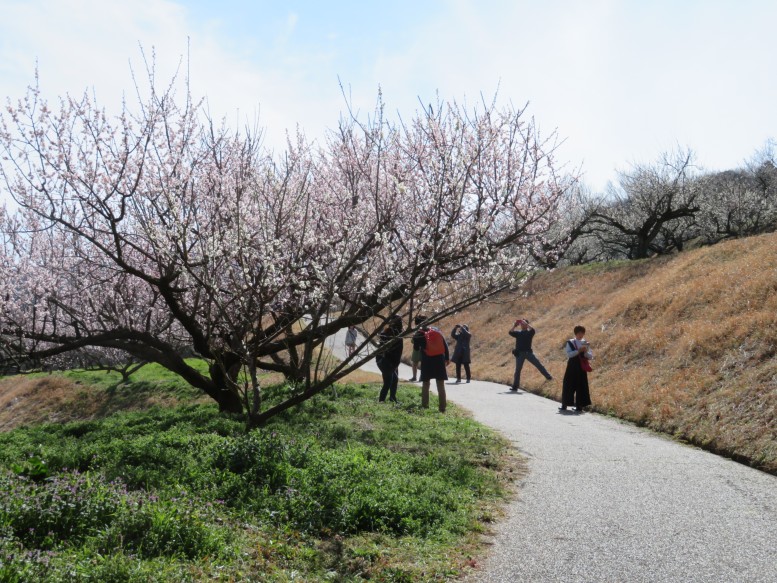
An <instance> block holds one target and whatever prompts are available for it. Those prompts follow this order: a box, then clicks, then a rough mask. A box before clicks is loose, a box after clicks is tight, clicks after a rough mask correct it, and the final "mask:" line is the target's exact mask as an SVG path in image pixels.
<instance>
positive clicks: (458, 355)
mask: <svg viewBox="0 0 777 583" xmlns="http://www.w3.org/2000/svg"><path fill="white" fill-rule="evenodd" d="M451 337H452V338H453V340H454V341H455V342H456V348H454V349H453V356H451V362H454V363H456V382H457V383H460V382H461V367H462V365H464V372H465V373H466V374H467V382H469V381H470V379H471V378H472V375H471V374H470V371H469V363H470V350H469V342H470V340H471V338H472V334H470V332H469V327H468V326H467V325H466V324H456V325H455V326H454V327H453V331H451Z"/></svg>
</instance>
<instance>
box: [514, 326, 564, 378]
mask: <svg viewBox="0 0 777 583" xmlns="http://www.w3.org/2000/svg"><path fill="white" fill-rule="evenodd" d="M516 328H520V329H519V330H516ZM534 332H535V331H534V328H532V327H531V326H530V325H529V321H528V320H516V321H515V324H513V327H512V328H511V329H510V331H509V332H508V334H510V336H512V337H513V338H515V348H514V349H513V355H514V356H515V374H514V375H513V384H512V385H510V390H511V391H517V390H518V387H520V386H521V369H523V363H524V362H525V361H527V360H528V361H529V362H530V363H532V364H533V365H534V366H535V367H537V370H538V371H540V374H542V376H544V377H545V378H546V379H547V380H549V381H552V380H553V377H552V376H551V375H550V373H549V372H548V371H547V370H545V367H544V366H542V363H541V362H540V361H539V359H538V358H537V357H536V356H534V352H533V351H532V348H531V343H532V340H533V339H534Z"/></svg>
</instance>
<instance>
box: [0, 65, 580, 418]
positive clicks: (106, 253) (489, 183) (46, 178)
mask: <svg viewBox="0 0 777 583" xmlns="http://www.w3.org/2000/svg"><path fill="white" fill-rule="evenodd" d="M143 93H146V94H147V95H146V96H145V97H142V98H139V100H138V104H137V105H133V107H129V106H127V105H125V106H124V107H123V109H122V111H121V112H120V113H119V114H118V115H116V116H111V115H109V114H108V113H107V112H106V111H105V110H104V109H102V108H101V107H100V106H99V105H98V104H97V103H96V102H95V101H94V99H93V98H91V97H90V96H88V95H84V97H82V98H73V97H70V96H66V97H63V98H61V99H59V102H58V103H57V105H56V106H52V105H50V104H49V103H48V102H47V101H46V100H45V99H44V98H43V97H42V95H41V93H40V91H39V89H38V88H37V87H33V88H31V89H30V90H29V92H28V94H27V95H26V96H25V97H24V98H23V99H22V100H20V101H19V102H18V103H17V104H15V105H11V104H9V106H8V107H7V109H6V112H5V114H4V115H3V117H2V127H1V128H0V131H1V135H0V147H2V150H3V151H4V161H3V165H2V174H3V178H4V181H5V187H6V188H7V191H8V192H9V193H10V195H11V196H12V197H13V199H14V201H15V202H16V204H17V205H18V208H16V209H14V210H9V209H7V208H3V209H2V211H0V337H1V338H2V348H1V349H0V351H1V352H0V356H1V362H0V363H1V364H2V365H3V366H4V367H5V369H6V370H11V369H12V368H13V369H14V370H26V369H30V368H34V367H36V366H40V364H41V363H43V362H54V363H55V364H56V363H57V362H64V361H65V360H66V359H68V358H72V357H73V355H78V354H79V353H83V352H84V351H91V352H92V353H94V351H97V352H99V351H101V350H105V351H117V350H118V351H121V353H122V354H127V355H128V358H130V359H132V360H133V361H142V362H157V363H159V364H161V365H163V366H164V367H166V368H168V369H169V370H171V371H174V372H175V373H177V374H179V375H181V376H182V377H183V378H185V379H186V380H187V381H188V382H189V383H191V384H192V385H193V386H196V387H198V388H200V389H202V390H203V391H204V392H206V393H207V394H208V395H209V396H210V397H212V398H213V399H214V400H216V401H217V402H218V403H219V405H220V407H221V408H222V410H225V411H231V412H244V413H247V414H248V416H249V418H250V420H251V421H250V422H251V424H261V423H263V422H264V421H265V420H266V419H268V418H269V417H270V416H272V415H274V414H276V413H277V412H278V411H280V410H283V409H285V408H287V407H289V406H291V405H293V404H294V403H298V402H301V401H302V400H304V399H307V398H309V397H311V396H313V395H314V394H316V393H317V392H319V391H320V390H322V389H323V388H325V387H327V386H330V385H331V384H332V383H333V382H334V381H335V380H337V379H338V378H341V377H342V376H344V375H345V374H347V373H348V372H350V371H351V370H353V369H354V368H356V367H358V366H359V365H360V364H362V362H363V361H364V359H365V358H366V357H365V356H363V355H358V354H357V355H354V356H353V357H351V358H349V359H347V360H346V361H344V362H339V361H333V360H331V359H329V360H326V362H325V356H326V354H325V353H326V351H325V350H322V343H323V342H324V340H325V339H326V338H327V337H328V336H330V335H332V334H334V333H335V332H336V331H338V330H340V329H343V328H345V327H347V326H348V325H351V324H362V323H365V322H367V321H368V320H371V319H374V318H377V319H379V320H380V319H385V318H389V317H391V316H392V315H394V314H400V315H402V316H403V317H404V321H406V322H407V326H406V329H405V331H404V333H405V334H407V333H409V331H410V329H411V322H412V317H413V316H414V315H416V314H419V313H423V314H424V315H425V316H428V317H429V318H430V319H431V320H432V321H433V320H435V319H439V318H442V317H444V316H446V315H448V314H451V313H453V312H455V311H457V310H459V309H461V308H463V307H465V306H468V305H471V304H472V303H475V302H478V301H481V300H482V299H484V298H487V297H489V296H490V295H492V294H494V293H497V292H498V291H501V290H503V289H505V288H506V287H508V286H510V285H511V284H514V283H515V281H516V278H517V277H518V276H517V274H518V273H520V272H522V271H524V270H527V269H530V268H531V266H532V259H531V258H532V254H534V255H536V254H537V253H540V250H541V253H542V255H543V256H544V257H547V256H548V255H549V254H552V248H549V245H548V239H547V237H546V234H547V233H548V232H549V230H550V229H551V227H552V226H553V225H554V224H555V223H556V222H557V221H558V220H559V209H560V201H561V200H562V199H563V197H564V196H566V193H567V192H569V191H570V188H571V187H572V186H573V185H574V182H575V177H573V176H571V175H567V174H563V173H561V172H560V170H559V166H558V163H557V162H556V160H555V159H554V150H555V135H551V136H548V138H546V139H543V138H542V137H541V136H540V133H539V131H538V130H537V128H536V127H535V124H534V121H533V120H532V119H527V117H526V115H525V108H524V109H516V108H513V107H507V108H498V107H497V106H496V105H495V104H494V103H493V102H491V103H487V102H482V103H480V104H479V105H478V106H477V107H473V108H467V107H464V106H461V105H460V104H458V103H456V102H445V101H438V103H437V104H436V107H435V108H434V109H431V108H430V109H429V110H427V109H422V110H420V111H418V112H417V113H416V115H415V116H414V117H413V118H412V119H410V120H407V121H404V120H398V121H390V120H388V119H387V117H386V115H385V114H384V106H383V103H382V101H381V99H380V98H379V99H378V103H377V105H376V108H375V110H374V112H373V113H372V114H371V115H370V116H369V117H368V118H367V119H366V120H365V119H359V117H358V116H356V115H351V114H350V113H348V114H346V115H343V116H342V117H341V119H340V121H339V124H338V125H337V127H336V129H334V130H332V131H330V132H329V134H328V135H327V137H326V139H325V140H323V141H322V143H320V144H315V143H310V142H309V141H307V140H306V138H305V137H304V136H303V135H301V134H297V135H291V136H289V137H288V140H287V147H286V148H285V150H284V151H282V152H280V153H274V152H271V151H269V150H268V149H266V148H265V147H264V146H263V145H262V141H261V132H260V131H258V130H256V129H255V128H251V127H249V128H246V129H244V130H239V131H236V130H234V129H231V128H229V127H228V126H227V125H226V124H225V123H223V122H222V123H217V122H214V121H213V119H212V118H210V117H209V116H207V115H206V114H205V111H204V108H203V107H202V102H198V101H195V100H194V99H193V98H192V97H191V95H190V94H189V92H188V87H187V86H186V85H185V84H184V86H183V88H181V87H180V84H176V83H175V82H174V83H171V84H170V85H169V86H167V87H166V88H163V89H159V88H158V87H157V84H156V81H155V79H154V78H153V75H149V87H148V89H147V91H145V92H142V91H141V92H139V95H141V94H143ZM367 332H368V333H367V341H369V340H370V338H371V337H372V336H373V335H374V334H375V333H376V332H375V331H374V327H368V329H367ZM187 355H194V356H198V357H201V358H202V359H205V360H206V361H207V363H208V365H209V366H208V372H207V373H203V372H200V370H199V369H198V368H197V367H193V366H192V365H191V364H190V363H189V362H188V361H187V359H186V358H185V357H186V356H187ZM257 369H269V370H275V371H280V372H282V373H284V374H285V375H286V376H287V377H288V378H289V379H292V380H293V381H294V382H295V386H296V387H297V389H296V391H295V392H294V393H293V395H292V396H291V397H290V398H289V399H288V400H287V401H286V402H284V403H281V404H280V405H277V406H274V407H271V408H265V407H264V405H263V401H262V388H261V387H260V386H259V383H258V381H257V375H256V371H257ZM240 371H243V372H244V373H245V374H244V375H241V374H240Z"/></svg>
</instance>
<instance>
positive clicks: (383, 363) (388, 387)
mask: <svg viewBox="0 0 777 583" xmlns="http://www.w3.org/2000/svg"><path fill="white" fill-rule="evenodd" d="M400 334H402V318H400V317H399V316H392V317H391V318H389V320H388V321H387V322H386V324H385V325H384V326H383V330H381V332H380V335H379V336H378V338H379V340H380V346H384V345H389V344H390V346H389V347H388V350H386V352H383V353H381V354H378V356H377V357H375V363H376V364H377V365H378V368H379V369H380V372H381V374H382V375H383V387H381V389H380V395H379V396H378V401H380V402H381V403H382V402H384V401H385V400H386V395H388V397H389V401H391V402H392V403H396V402H397V385H398V384H399V371H398V368H399V362H400V361H401V360H402V338H401V337H400Z"/></svg>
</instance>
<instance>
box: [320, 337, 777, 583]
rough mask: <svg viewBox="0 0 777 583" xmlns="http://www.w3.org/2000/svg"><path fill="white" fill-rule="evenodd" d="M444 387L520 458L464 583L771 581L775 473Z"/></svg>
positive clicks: (635, 432)
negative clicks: (512, 490) (524, 468)
mask: <svg viewBox="0 0 777 583" xmlns="http://www.w3.org/2000/svg"><path fill="white" fill-rule="evenodd" d="M406 344H407V343H406ZM338 345H340V346H341V345H342V339H338V338H335V339H334V346H333V349H334V350H335V352H338V351H339V349H338ZM406 350H407V348H406ZM365 368H367V369H370V370H374V371H377V368H376V367H375V366H374V361H371V362H370V363H368V365H366V366H365ZM534 372H536V371H533V370H531V367H530V370H526V371H525V372H524V374H530V375H531V374H533V373H534ZM537 374H539V373H537ZM400 378H401V379H407V378H410V368H409V367H407V366H405V365H402V367H401V368H400ZM553 382H560V381H558V380H557V381H553ZM446 389H447V394H448V399H449V400H450V401H453V402H455V403H456V404H458V405H460V406H462V407H464V408H466V409H468V410H470V411H472V413H473V415H474V417H475V418H476V419H477V420H478V421H480V422H482V423H484V424H486V425H489V426H491V427H494V428H496V429H498V430H499V431H500V432H502V433H503V434H504V435H505V436H506V437H507V438H508V439H510V440H511V441H512V442H513V443H514V444H515V447H517V448H518V449H519V450H520V451H521V453H523V454H524V455H525V456H526V457H527V458H528V462H529V465H528V469H529V472H528V475H527V476H526V477H525V478H524V479H523V480H522V481H521V483H520V484H519V485H518V493H517V496H516V499H515V501H514V502H513V503H512V504H511V505H510V507H509V509H508V513H507V516H506V518H505V519H504V520H503V521H502V522H500V523H499V524H498V525H496V526H495V530H496V532H495V533H494V536H493V545H492V547H491V552H490V553H489V556H488V557H487V559H485V560H484V562H483V563H482V564H481V566H480V569H479V570H478V571H477V572H476V573H474V574H473V575H472V576H471V577H470V578H469V579H468V581H473V582H500V583H501V582H504V583H516V582H524V581H525V582H533V583H537V582H545V581H548V582H612V583H616V582H617V583H638V582H650V583H655V582H672V583H679V582H709V583H723V582H769V583H775V582H777V477H775V476H771V475H769V474H765V473H763V472H759V471H757V470H753V469H751V468H748V467H745V466H743V465H740V464H737V463H735V462H732V461H730V460H727V459H724V458H721V457H718V456H715V455H713V454H710V453H707V452H704V451H701V450H699V449H696V448H693V447H689V446H685V445H682V444H679V443H676V442H674V441H671V440H670V439H668V438H665V437H662V436H660V435H656V434H654V433H651V432H649V431H646V430H642V429H639V428H636V427H633V426H631V425H628V424H625V423H621V422H619V421H616V420H613V419H610V418H607V417H603V416H600V415H596V414H589V413H586V414H583V415H576V414H561V413H560V412H559V411H558V409H557V405H558V404H557V403H555V402H553V401H550V400H548V399H544V398H542V397H538V396H536V395H532V394H529V393H524V392H522V391H521V392H518V393H517V394H516V393H511V392H510V391H509V390H508V389H507V387H506V386H504V385H498V384H494V383H488V382H481V381H473V382H472V383H471V384H461V385H455V384H448V385H446ZM592 393H593V398H594V399H595V398H596V377H595V376H594V377H593V378H592ZM434 405H435V400H434V399H432V403H431V406H434Z"/></svg>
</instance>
